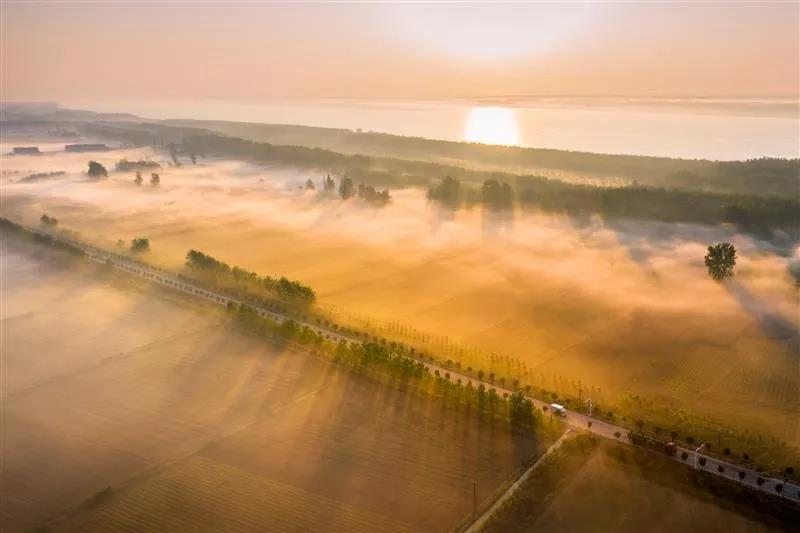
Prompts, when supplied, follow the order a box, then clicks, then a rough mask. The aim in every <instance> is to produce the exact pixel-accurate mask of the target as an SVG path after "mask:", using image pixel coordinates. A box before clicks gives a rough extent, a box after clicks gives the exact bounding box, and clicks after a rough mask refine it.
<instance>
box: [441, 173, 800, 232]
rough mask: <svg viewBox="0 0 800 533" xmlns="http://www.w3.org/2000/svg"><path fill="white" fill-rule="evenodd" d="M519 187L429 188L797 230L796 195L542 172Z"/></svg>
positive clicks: (636, 215) (502, 201)
mask: <svg viewBox="0 0 800 533" xmlns="http://www.w3.org/2000/svg"><path fill="white" fill-rule="evenodd" d="M519 183H520V185H519V190H518V191H515V190H514V189H513V188H512V187H511V185H509V184H508V183H504V182H500V181H498V180H495V179H489V180H486V181H485V182H484V183H483V184H482V185H481V187H480V188H474V187H466V186H464V185H463V184H462V183H461V182H460V181H459V180H458V179H456V178H453V177H451V176H447V177H445V178H444V179H443V180H441V181H440V182H438V183H435V184H434V185H432V186H431V187H430V188H429V189H428V198H429V199H431V200H435V201H437V202H440V203H442V204H443V205H446V206H448V207H451V208H457V207H459V206H461V205H470V204H474V203H483V204H484V205H488V206H491V207H495V208H501V209H502V208H509V207H511V206H512V205H513V203H514V201H517V202H519V204H520V205H522V206H525V207H535V208H537V209H541V210H543V211H547V212H552V213H564V214H571V215H574V214H600V215H603V216H607V217H612V218H613V217H616V218H633V219H645V220H658V221H664V222H698V223H707V224H717V223H734V224H738V225H740V226H742V227H744V228H785V229H790V230H795V231H796V230H797V229H798V223H800V201H798V200H797V199H796V198H763V197H756V196H734V195H725V194H715V193H708V192H692V191H680V190H676V189H664V188H659V187H646V186H641V185H640V186H629V187H597V186H586V185H578V184H572V183H566V182H563V181H557V180H550V179H548V178H545V177H541V176H529V177H527V178H525V179H520V180H519Z"/></svg>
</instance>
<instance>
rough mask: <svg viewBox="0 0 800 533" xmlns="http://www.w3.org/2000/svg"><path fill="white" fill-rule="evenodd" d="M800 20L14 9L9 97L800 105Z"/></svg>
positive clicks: (7, 41) (352, 9)
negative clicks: (796, 101)
mask: <svg viewBox="0 0 800 533" xmlns="http://www.w3.org/2000/svg"><path fill="white" fill-rule="evenodd" d="M109 4H110V5H109ZM799 18H800V15H799V9H798V3H797V2H794V1H792V2H783V3H767V2H758V3H757V2H753V3H742V2H717V3H711V2H706V3H686V2H684V3H676V2H673V3H671V4H670V3H658V4H656V3H648V4H633V3H567V2H558V3H527V4H520V3H516V4H513V3H507V4H493V5H490V4H459V3H449V4H438V5H435V4H432V3H405V4H358V3H349V4H348V3H337V4H321V3H316V4H313V3H304V4H300V5H298V4H294V5H291V4H288V3H277V2H273V3H268V2H262V3H247V2H231V3H228V4H222V3H215V2H200V1H195V2H167V1H163V2H150V1H139V2H134V1H119V2H109V3H107V4H100V3H98V2H69V1H64V2H59V3H52V2H51V3H36V2H25V3H23V2H8V1H6V0H2V28H1V29H2V90H3V98H4V100H43V99H49V100H60V101H68V100H70V99H86V98H98V99H104V100H113V99H138V98H141V99H148V98H173V97H175V98H222V99H248V100H257V99H268V98H272V97H296V98H306V97H389V98H442V97H454V96H459V97H461V96H483V95H524V94H626V95H715V96H762V95H772V96H796V95H798V92H799V90H798V27H800V20H799Z"/></svg>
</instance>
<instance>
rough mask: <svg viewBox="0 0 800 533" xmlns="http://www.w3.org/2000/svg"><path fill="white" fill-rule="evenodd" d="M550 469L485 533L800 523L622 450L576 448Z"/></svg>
mask: <svg viewBox="0 0 800 533" xmlns="http://www.w3.org/2000/svg"><path fill="white" fill-rule="evenodd" d="M581 438H584V439H585V438H586V436H584V437H581ZM546 461H549V463H545V464H544V465H542V468H540V469H539V470H538V471H537V472H535V473H534V474H533V476H532V478H529V480H528V481H527V482H526V484H525V485H523V486H522V488H521V489H520V491H519V492H518V493H517V494H516V495H515V496H514V498H513V499H512V500H510V502H509V504H507V506H506V507H504V508H501V509H500V510H499V511H498V513H497V514H496V515H495V517H494V519H493V520H492V521H490V522H489V523H488V524H487V527H486V528H485V529H484V531H487V532H492V533H503V532H511V531H514V532H519V533H529V532H534V531H575V532H593V531H597V532H600V531H618V532H621V533H626V532H637V531H648V532H649V531H653V532H668V531H690V532H694V531H697V532H700V531H709V530H711V531H730V532H736V533H739V532H741V533H745V532H748V533H749V532H762V531H764V532H765V531H782V530H784V529H786V530H789V529H787V528H790V527H791V524H792V520H793V518H792V516H794V517H795V518H796V517H797V514H796V513H795V514H794V515H791V514H788V513H787V516H786V517H785V518H783V519H780V518H777V517H775V516H767V515H766V514H765V513H764V511H763V509H761V510H756V509H755V508H749V507H748V505H749V504H748V505H745V504H743V503H742V502H740V501H737V500H735V499H734V498H732V497H731V496H730V495H725V496H715V495H714V494H713V493H712V491H709V490H708V489H707V488H704V487H698V486H695V485H694V484H693V483H692V482H691V481H690V480H689V478H690V475H689V471H688V470H687V467H686V466H684V465H680V464H676V463H674V462H672V461H669V460H668V459H666V458H664V457H660V456H658V455H656V454H654V453H652V452H648V451H644V450H641V449H632V448H629V447H627V446H624V445H622V444H618V443H612V442H607V441H603V442H599V441H596V440H595V441H594V443H591V442H590V443H588V444H587V442H586V441H584V443H583V444H580V443H578V442H574V443H572V445H567V446H564V447H562V448H561V450H560V451H559V452H558V453H557V454H556V455H554V456H551V457H550V458H549V459H548V460H546ZM731 488H732V489H733V491H734V492H735V490H736V487H735V486H734V487H731ZM770 505H776V504H775V503H774V502H773V503H772V504H770Z"/></svg>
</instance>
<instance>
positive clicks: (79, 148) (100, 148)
mask: <svg viewBox="0 0 800 533" xmlns="http://www.w3.org/2000/svg"><path fill="white" fill-rule="evenodd" d="M64 150H66V151H67V152H107V151H108V150H111V148H109V147H108V146H106V145H105V144H68V145H66V146H64Z"/></svg>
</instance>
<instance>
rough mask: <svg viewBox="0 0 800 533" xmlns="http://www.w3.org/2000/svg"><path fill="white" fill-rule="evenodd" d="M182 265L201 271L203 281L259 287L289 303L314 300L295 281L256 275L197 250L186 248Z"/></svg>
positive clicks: (303, 287)
mask: <svg viewBox="0 0 800 533" xmlns="http://www.w3.org/2000/svg"><path fill="white" fill-rule="evenodd" d="M186 266H187V267H188V268H189V269H190V270H192V271H194V272H197V273H201V274H205V276H204V277H205V278H206V280H207V281H212V282H214V283H215V285H217V286H229V285H233V286H238V287H240V288H242V289H248V288H250V289H257V288H261V289H264V290H266V291H268V292H271V293H273V294H276V295H277V296H279V297H280V298H282V299H284V300H287V301H289V302H293V303H302V304H311V303H313V302H314V300H315V299H316V293H315V292H314V290H313V289H312V288H311V287H309V286H307V285H304V284H302V283H300V282H299V281H292V280H289V279H287V278H286V277H280V278H277V279H276V278H273V277H271V276H259V275H258V274H256V273H255V272H250V271H248V270H244V269H242V268H239V267H238V266H234V267H231V266H230V265H228V264H227V263H225V262H223V261H219V260H217V259H216V258H214V257H212V256H210V255H208V254H206V253H203V252H201V251H199V250H189V251H188V252H187V253H186Z"/></svg>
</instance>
